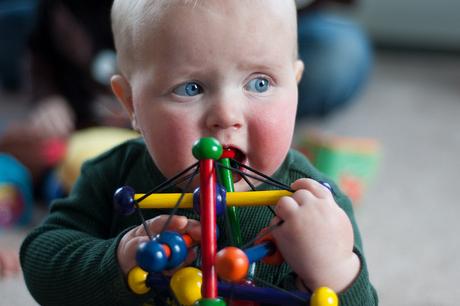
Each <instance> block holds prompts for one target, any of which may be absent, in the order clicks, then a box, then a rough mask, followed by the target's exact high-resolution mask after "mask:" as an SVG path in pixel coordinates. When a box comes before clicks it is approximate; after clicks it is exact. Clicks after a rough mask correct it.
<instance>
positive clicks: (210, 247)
mask: <svg viewBox="0 0 460 306" xmlns="http://www.w3.org/2000/svg"><path fill="white" fill-rule="evenodd" d="M215 185H216V173H215V169H214V160H212V159H204V160H201V161H200V214H201V216H200V219H201V252H202V264H201V269H202V273H203V285H202V287H201V293H202V295H203V298H217V274H216V269H215V265H214V264H215V258H216V251H217V241H216V187H215Z"/></svg>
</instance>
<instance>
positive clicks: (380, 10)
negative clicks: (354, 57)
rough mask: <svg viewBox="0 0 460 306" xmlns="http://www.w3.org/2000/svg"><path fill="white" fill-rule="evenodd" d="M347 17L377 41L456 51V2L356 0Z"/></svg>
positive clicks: (459, 16)
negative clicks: (351, 18)
mask: <svg viewBox="0 0 460 306" xmlns="http://www.w3.org/2000/svg"><path fill="white" fill-rule="evenodd" d="M358 4H359V5H358V6H357V7H356V8H355V9H353V11H352V12H351V15H352V16H353V17H355V18H356V19H357V20H358V21H359V22H360V23H362V24H363V25H364V26H365V27H366V28H367V29H368V31H369V33H370V34H371V36H372V37H374V38H375V39H376V40H377V41H378V42H383V43H385V42H386V43H391V44H400V45H406V46H411V45H413V46H420V47H425V48H443V49H451V48H454V49H457V50H460V0H360V1H358Z"/></svg>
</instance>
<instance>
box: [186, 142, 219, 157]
mask: <svg viewBox="0 0 460 306" xmlns="http://www.w3.org/2000/svg"><path fill="white" fill-rule="evenodd" d="M222 151H223V150H222V145H221V144H220V143H219V141H218V140H217V139H215V138H213V137H204V138H200V139H198V140H197V141H195V143H194V144H193V149H192V153H193V156H195V158H196V159H198V160H202V159H215V160H218V159H219V158H220V156H221V155H222Z"/></svg>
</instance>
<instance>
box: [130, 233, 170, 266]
mask: <svg viewBox="0 0 460 306" xmlns="http://www.w3.org/2000/svg"><path fill="white" fill-rule="evenodd" d="M136 261H137V264H138V265H139V266H140V267H141V268H142V269H144V270H145V271H147V272H149V273H152V272H161V271H163V270H164V269H165V267H166V263H167V262H168V258H167V256H166V253H165V250H164V249H163V246H162V245H161V244H160V243H159V242H158V241H156V240H150V241H148V242H143V243H141V244H140V245H139V247H138V248H137V253H136Z"/></svg>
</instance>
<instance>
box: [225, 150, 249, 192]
mask: <svg viewBox="0 0 460 306" xmlns="http://www.w3.org/2000/svg"><path fill="white" fill-rule="evenodd" d="M221 158H230V166H231V167H232V168H234V169H237V170H239V171H241V172H243V171H244V168H243V167H241V166H240V165H239V164H244V163H245V162H246V154H244V153H243V151H241V150H240V149H238V148H235V147H232V146H228V147H224V150H223V153H222V157H221ZM238 163H239V164H238ZM232 175H233V182H234V183H237V182H239V181H240V180H241V179H242V176H241V174H239V173H238V172H236V171H233V172H232Z"/></svg>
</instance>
